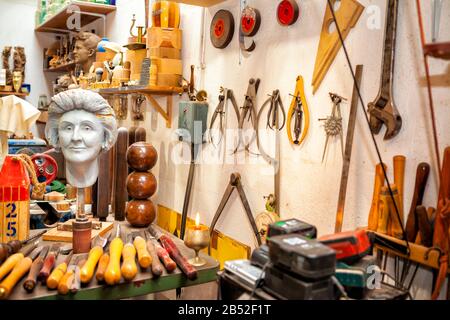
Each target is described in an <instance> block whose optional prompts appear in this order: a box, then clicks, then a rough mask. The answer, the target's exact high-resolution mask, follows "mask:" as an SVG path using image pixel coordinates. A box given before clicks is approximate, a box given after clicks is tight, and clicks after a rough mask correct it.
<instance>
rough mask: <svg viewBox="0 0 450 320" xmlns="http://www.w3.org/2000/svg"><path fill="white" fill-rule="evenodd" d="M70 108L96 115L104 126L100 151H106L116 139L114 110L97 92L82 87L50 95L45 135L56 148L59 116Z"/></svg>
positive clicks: (57, 144)
mask: <svg viewBox="0 0 450 320" xmlns="http://www.w3.org/2000/svg"><path fill="white" fill-rule="evenodd" d="M72 110H84V111H87V112H90V113H93V114H95V115H96V116H97V118H98V119H99V120H100V122H101V123H102V125H103V128H104V138H103V143H102V151H103V152H106V151H108V150H109V149H110V148H111V147H112V146H113V145H114V143H115V142H116V140H117V122H116V117H115V114H114V110H113V109H112V108H111V106H110V105H109V104H108V102H107V101H106V100H105V99H104V98H103V97H102V96H101V95H99V94H98V93H95V92H93V91H90V90H84V89H72V90H67V91H63V92H61V93H58V94H57V95H55V96H53V97H52V100H51V103H50V105H49V107H48V121H47V125H46V126H45V136H46V138H47V140H48V142H49V143H50V144H51V145H52V146H53V147H54V148H55V149H56V150H57V151H59V150H60V146H59V133H58V124H59V119H60V118H61V116H62V115H63V114H64V113H66V112H69V111H72Z"/></svg>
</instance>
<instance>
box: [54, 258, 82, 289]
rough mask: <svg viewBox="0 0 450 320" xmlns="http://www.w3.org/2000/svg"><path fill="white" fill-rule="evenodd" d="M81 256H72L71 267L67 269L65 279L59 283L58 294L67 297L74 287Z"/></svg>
mask: <svg viewBox="0 0 450 320" xmlns="http://www.w3.org/2000/svg"><path fill="white" fill-rule="evenodd" d="M80 258H81V256H80V255H77V256H72V259H71V260H70V263H69V266H68V267H67V271H66V273H64V275H63V277H62V278H61V280H60V281H59V283H58V293H59V294H62V295H66V294H68V293H69V290H70V287H71V285H72V282H73V279H74V276H75V270H76V269H77V265H78V262H79V261H80Z"/></svg>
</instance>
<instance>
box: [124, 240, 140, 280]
mask: <svg viewBox="0 0 450 320" xmlns="http://www.w3.org/2000/svg"><path fill="white" fill-rule="evenodd" d="M132 240H133V236H132V234H131V233H130V232H129V233H128V234H127V242H126V244H125V245H124V246H123V250H122V259H123V262H122V267H121V268H120V272H121V273H122V276H123V278H124V279H125V280H127V281H131V280H133V279H134V277H136V274H137V265H136V248H135V247H134V245H133V242H132Z"/></svg>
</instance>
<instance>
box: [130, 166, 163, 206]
mask: <svg viewBox="0 0 450 320" xmlns="http://www.w3.org/2000/svg"><path fill="white" fill-rule="evenodd" d="M156 187H157V182H156V178H155V176H154V175H153V174H151V173H150V172H133V173H131V174H130V175H129V176H128V178H127V191H128V195H129V196H131V197H132V198H134V199H139V200H145V199H147V198H150V197H151V196H152V195H153V194H154V193H155V192H156Z"/></svg>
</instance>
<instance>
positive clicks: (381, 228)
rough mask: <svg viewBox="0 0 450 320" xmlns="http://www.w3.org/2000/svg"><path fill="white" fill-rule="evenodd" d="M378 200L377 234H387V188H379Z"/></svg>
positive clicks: (388, 201) (388, 200) (388, 199)
mask: <svg viewBox="0 0 450 320" xmlns="http://www.w3.org/2000/svg"><path fill="white" fill-rule="evenodd" d="M379 198H380V199H379V203H378V210H379V211H378V224H377V232H379V233H383V234H387V231H388V221H389V203H390V201H391V199H390V197H389V190H388V187H386V186H384V187H382V188H381V192H380V197H379Z"/></svg>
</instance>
